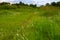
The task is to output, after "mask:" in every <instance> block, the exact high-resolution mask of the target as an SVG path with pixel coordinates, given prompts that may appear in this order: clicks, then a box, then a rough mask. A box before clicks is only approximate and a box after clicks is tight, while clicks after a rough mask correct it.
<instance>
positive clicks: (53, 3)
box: [0, 2, 60, 9]
mask: <svg viewBox="0 0 60 40" xmlns="http://www.w3.org/2000/svg"><path fill="white" fill-rule="evenodd" d="M20 6H30V7H34V8H36V7H37V5H36V4H35V5H34V4H30V5H28V4H25V3H23V2H19V3H15V4H10V3H9V2H2V3H0V7H1V8H3V9H4V8H5V9H8V8H10V9H11V8H12V9H14V8H19V7H20ZM46 6H56V7H60V2H52V3H51V4H49V3H46Z"/></svg>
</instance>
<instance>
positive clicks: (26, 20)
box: [21, 14, 34, 40]
mask: <svg viewBox="0 0 60 40" xmlns="http://www.w3.org/2000/svg"><path fill="white" fill-rule="evenodd" d="M33 16H34V15H32V14H31V15H29V17H28V18H27V19H25V20H24V21H23V22H22V23H21V28H22V29H21V38H22V39H23V40H28V38H27V37H26V35H25V34H24V29H25V28H26V27H27V25H28V24H29V23H30V20H31V18H32V17H33Z"/></svg>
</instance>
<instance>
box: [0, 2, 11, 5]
mask: <svg viewBox="0 0 60 40" xmlns="http://www.w3.org/2000/svg"><path fill="white" fill-rule="evenodd" d="M0 5H10V3H8V2H2V3H0Z"/></svg>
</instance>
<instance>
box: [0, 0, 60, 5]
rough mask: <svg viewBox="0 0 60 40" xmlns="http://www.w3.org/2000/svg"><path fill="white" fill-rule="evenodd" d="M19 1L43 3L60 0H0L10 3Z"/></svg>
mask: <svg viewBox="0 0 60 40" xmlns="http://www.w3.org/2000/svg"><path fill="white" fill-rule="evenodd" d="M20 1H22V2H24V3H26V4H37V5H44V4H46V3H51V2H53V1H55V2H57V1H60V0H0V2H10V3H18V2H20Z"/></svg>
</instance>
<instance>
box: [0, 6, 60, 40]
mask: <svg viewBox="0 0 60 40" xmlns="http://www.w3.org/2000/svg"><path fill="white" fill-rule="evenodd" d="M51 8H53V9H51ZM59 10H60V9H58V8H56V10H55V8H54V7H41V8H36V9H35V8H19V9H13V10H11V9H10V10H0V40H60V11H59Z"/></svg>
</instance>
